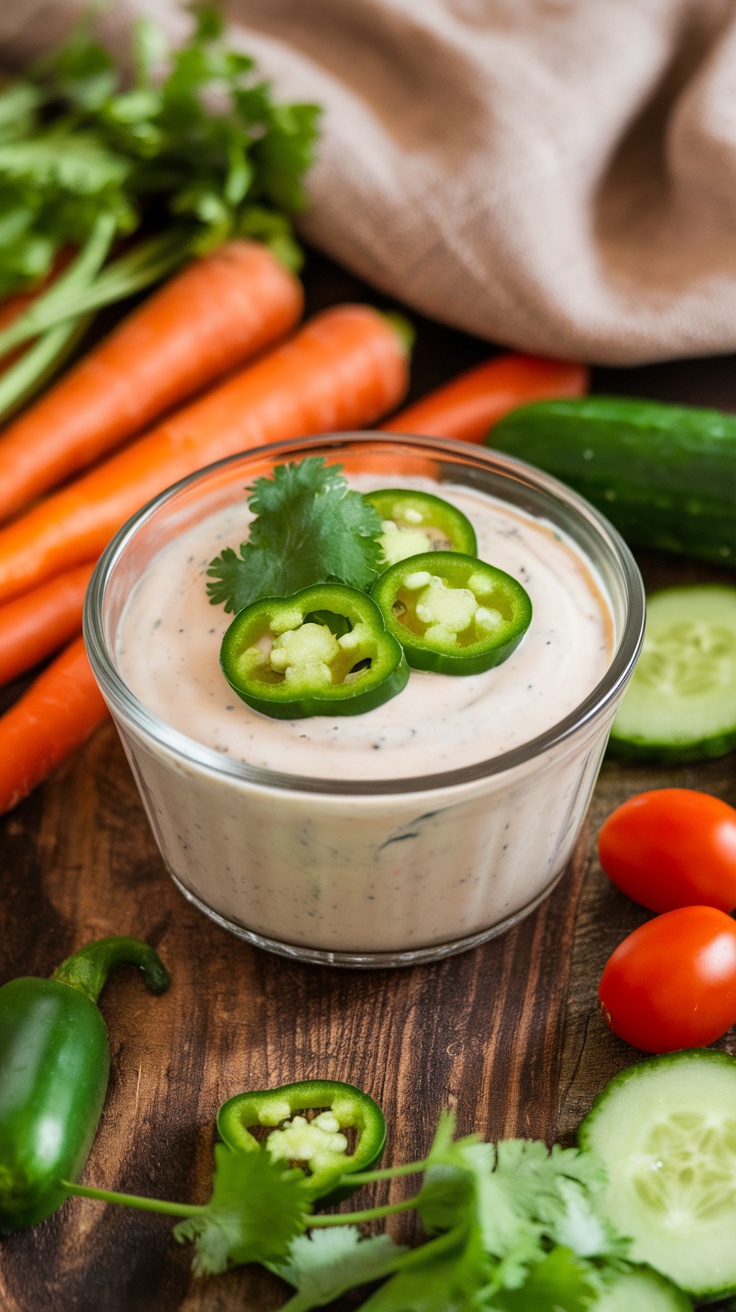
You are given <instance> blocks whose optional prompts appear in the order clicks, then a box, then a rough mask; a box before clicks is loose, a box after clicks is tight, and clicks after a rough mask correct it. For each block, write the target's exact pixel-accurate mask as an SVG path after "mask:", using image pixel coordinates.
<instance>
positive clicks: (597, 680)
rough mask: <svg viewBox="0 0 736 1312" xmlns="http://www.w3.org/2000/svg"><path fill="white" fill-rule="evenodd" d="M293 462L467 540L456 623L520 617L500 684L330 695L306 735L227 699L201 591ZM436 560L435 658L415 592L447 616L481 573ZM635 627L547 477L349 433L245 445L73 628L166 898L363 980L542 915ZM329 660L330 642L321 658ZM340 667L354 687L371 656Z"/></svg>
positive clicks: (631, 598)
mask: <svg viewBox="0 0 736 1312" xmlns="http://www.w3.org/2000/svg"><path fill="white" fill-rule="evenodd" d="M315 456H317V457H321V458H322V459H323V461H324V462H325V463H326V465H328V466H335V465H337V466H339V467H340V468H341V470H342V473H343V474H344V476H345V478H346V479H347V482H348V484H349V487H350V490H351V491H357V492H359V493H360V494H361V495H362V496H364V497H367V495H368V494H369V493H375V492H376V491H380V490H383V489H390V490H392V492H395V491H396V490H397V489H398V490H401V489H402V488H406V489H407V490H408V491H410V492H416V493H422V494H424V495H429V496H437V497H439V498H441V499H442V500H443V501H445V502H448V503H450V504H451V505H453V506H455V507H456V509H457V510H458V512H460V514H461V515H462V516H464V517H465V518H466V519H467V520H468V521H469V522H470V524H471V525H472V529H473V532H474V534H475V535H476V537H477V557H478V559H479V560H481V561H483V562H485V563H486V564H487V565H489V566H491V568H492V570H493V571H500V576H501V577H502V579H503V580H504V592H502V593H499V598H500V600H499V599H497V600H495V601H494V602H493V605H489V604H487V603H486V599H485V595H484V594H483V593H482V591H481V592H478V596H477V597H476V595H475V594H474V593H473V594H472V595H470V601H471V602H472V605H471V606H470V610H471V611H473V612H474V614H475V618H476V621H477V617H478V608H479V607H481V608H482V610H483V611H484V612H485V611H486V610H488V611H489V612H492V611H494V610H495V609H496V608H497V607H500V608H501V609H503V608H504V606H505V604H506V602H505V599H504V598H505V596H506V597H508V598H509V599H511V600H513V601H514V605H516V604H517V603H516V597H517V595H518V596H521V595H522V594H523V593H524V592H525V593H526V594H528V596H529V598H530V601H531V619H530V622H529V623H528V628H524V624H526V621H527V620H528V619H529V615H528V613H525V614H524V616H523V619H524V624H521V623H519V632H518V634H515V636H514V641H513V642H509V643H508V646H509V652H508V654H506V653H504V655H505V658H504V659H503V660H502V662H501V663H498V664H494V665H492V666H491V668H483V669H480V670H476V668H475V666H473V668H472V669H471V672H470V673H467V674H465V673H463V672H462V671H458V674H452V673H451V674H446V673H444V672H443V671H442V668H440V669H439V670H437V669H432V668H429V669H427V668H416V666H412V668H411V670H410V673H409V676H408V679H406V681H405V683H402V686H401V687H400V689H398V690H397V691H396V692H395V693H394V694H393V695H392V696H391V697H390V698H388V699H386V700H384V701H382V702H381V704H380V705H374V704H373V701H372V699H371V698H368V699H367V701H366V705H367V706H368V707H369V709H367V710H366V711H365V713H356V714H347V715H340V714H338V713H333V711H334V710H335V706H334V704H333V701H332V700H331V699H330V698H329V697H327V699H326V701H325V702H324V703H323V705H324V707H325V713H324V714H322V713H320V710H321V709H322V708H321V706H320V705H319V704H318V705H317V710H316V713H315V712H314V707H313V705H312V703H311V701H309V699H308V704H307V705H306V707H305V706H301V707H300V710H301V711H304V710H306V712H307V714H306V715H303V714H300V715H299V716H295V717H294V718H293V719H290V718H288V716H287V717H284V716H281V715H279V716H278V717H272V716H270V715H268V714H263V713H261V711H260V710H258V709H257V708H254V707H253V706H249V705H248V704H247V703H246V702H244V701H243V700H241V698H239V697H238V696H237V694H236V693H234V692H233V690H232V689H231V688H230V686H229V684H228V682H227V679H226V678H225V676H224V674H223V671H222V668H221V665H220V647H221V644H222V640H223V637H224V635H225V632H226V630H227V629H228V626H229V624H230V623H231V622H232V621H233V615H232V613H230V614H228V613H227V612H226V611H225V608H224V606H222V605H213V604H212V602H211V601H210V598H209V597H208V595H207V581H208V570H209V569H210V566H211V564H212V562H213V558H215V557H220V556H221V555H222V554H226V552H227V551H228V550H231V549H232V551H233V552H237V551H238V550H239V548H240V544H241V543H243V542H244V541H246V540H247V539H248V533H249V523H250V522H251V521H252V520H253V515H252V513H251V512H250V511H249V509H248V489H252V488H253V485H254V484H255V483H256V482H257V481H258V480H262V479H272V478H273V477H274V470H276V469H279V468H283V466H285V465H289V464H297V465H298V464H299V463H300V462H302V461H304V460H306V459H308V458H309V457H315ZM419 545H421V541H419ZM430 545H433V544H430ZM437 545H438V546H439V548H440V551H442V549H444V548H445V546H446V541H445V540H444V538H443V539H441V540H440V541H439V543H438V544H437ZM471 545H472V544H471ZM454 549H455V550H457V547H455V548H454ZM425 550H426V548H425ZM423 560H424V558H423ZM437 561H438V564H437V568H436V569H434V568H433V567H432V561H429V562H427V561H426V560H425V561H424V563H425V565H426V566H427V567H426V568H425V569H424V570H423V571H420V573H421V578H420V577H419V575H417V578H418V581H419V584H420V585H421V588H422V589H424V592H423V593H422V598H423V600H422V599H420V604H423V605H425V607H428V614H429V617H430V627H432V626H434V627H435V628H436V625H437V624H439V625H440V626H441V627H442V628H443V630H446V631H447V632H446V633H444V632H443V633H442V634H441V635H440V636H441V637H442V642H441V644H440V645H441V647H442V648H443V649H444V647H445V646H447V645H449V646H450V647H451V646H452V644H453V643H454V638H453V624H454V623H455V621H454V620H453V619H451V618H448V617H450V614H451V612H450V605H452V615H453V616H454V614H455V609H454V608H455V605H456V602H457V601H458V597H451V598H450V600H449V601H448V602H447V603H446V602H445V593H444V592H442V593H441V595H439V593H438V585H436V584H435V582H433V580H435V579H437V578H442V579H443V580H444V583H443V587H447V586H449V587H451V589H455V590H456V591H457V593H458V595H459V594H461V593H462V592H463V591H468V589H467V587H466V584H467V583H468V582H472V584H473V587H474V588H476V590H477V589H478V588H479V587H480V584H479V583H477V582H476V581H475V580H476V578H477V577H478V576H479V571H477V570H471V571H470V573H469V575H468V577H466V575H465V573H463V575H462V578H459V579H458V578H456V577H455V576H454V575H451V574H450V573H449V572H448V568H449V567H448V566H447V565H445V567H443V566H442V564H441V559H440V556H439V555H438V558H437ZM399 573H400V574H402V576H403V575H404V570H403V568H402V569H401V570H399ZM411 573H412V571H411V570H410V571H409V575H410V580H411ZM415 573H416V571H415ZM425 575H426V576H427V578H428V579H429V580H430V582H429V583H427V582H426V579H425V577H424V576H425ZM379 577H380V574H379ZM506 579H508V580H511V582H506V581H505V580H506ZM411 581H412V582H415V583H416V580H411ZM513 581H515V583H514V582H513ZM427 589H429V590H428V591H427ZM369 590H370V589H369V588H366V595H368V592H369ZM469 591H470V593H472V589H470V590H469ZM425 594H426V595H425ZM417 596H419V593H417ZM438 597H439V600H438ZM511 600H510V601H509V605H511ZM460 601H462V596H460ZM437 607H439V609H437ZM335 608H338V609H339V607H337V600H335V602H334V604H333V609H335ZM278 609H279V608H278V607H276V608H275V610H276V611H278ZM320 614H321V612H314V614H313V615H311V614H310V617H309V623H310V625H311V624H312V621H313V619H314V618H316V619H317V620H319V618H320ZM509 615H510V616H511V617H512V619H513V616H514V611H513V607H512V609H510V610H509ZM437 617H438V618H437ZM482 619H483V621H484V622H485V623H486V624H489V623H492V622H495V620H494V619H493V616H492V617H491V620H489V619H488V617H487V616H486V615H485V614H484V615H483V616H482ZM459 622H460V621H458V623H459ZM504 622H506V621H504ZM509 622H511V621H509ZM515 622H516V621H515V620H514V623H515ZM290 623H291V621H290ZM643 623H644V592H643V587H642V583H641V579H640V576H639V572H638V570H637V567H636V564H635V562H634V560H633V558H632V556H631V554H630V552H629V551H628V549H627V547H626V546H625V544H624V543H623V541H622V540H621V538H620V537H619V536H618V534H617V533H616V532H615V531H614V529H613V528H612V527H611V526H610V525H609V524H608V522H607V521H606V520H605V519H604V518H603V516H601V515H600V514H599V513H598V512H597V511H595V510H594V509H593V508H592V507H591V506H589V505H588V504H587V502H585V501H583V500H582V498H580V497H578V496H577V495H576V494H575V493H573V492H572V491H570V490H569V489H567V488H566V487H564V486H563V485H562V484H560V483H558V482H557V481H556V480H555V479H553V478H551V477H549V476H548V475H546V474H543V473H542V472H541V471H539V470H536V469H533V468H532V467H530V466H528V465H524V464H522V463H521V462H519V461H516V460H514V459H512V458H510V457H506V456H500V455H497V454H496V453H494V452H493V451H491V450H488V449H487V448H481V447H475V446H469V445H465V444H463V443H458V442H452V441H445V440H443V439H432V438H421V437H402V436H397V435H395V434H391V435H390V436H388V435H387V436H383V435H381V436H379V435H377V434H351V433H348V434H336V435H331V436H326V437H321V438H309V439H304V440H300V441H293V442H285V443H279V444H277V445H274V446H269V447H261V448H259V449H257V450H254V451H251V452H249V453H246V454H244V455H241V456H237V457H233V458H231V459H229V460H225V461H222V462H220V463H219V464H216V465H212V466H210V467H209V468H207V469H205V470H202V471H201V472H200V473H198V474H195V475H193V476H192V477H190V478H188V479H185V480H183V481H182V482H181V483H178V484H176V486H175V487H173V488H170V489H169V490H168V491H166V492H164V493H162V494H161V495H160V496H159V497H157V498H156V499H155V500H154V501H152V502H151V503H150V504H149V505H148V506H146V507H144V508H143V509H142V510H141V511H140V512H139V513H138V514H137V515H135V516H134V517H133V518H132V519H131V520H130V521H129V522H128V523H127V524H126V525H125V526H124V527H123V528H122V529H121V530H120V531H119V533H118V534H117V535H116V537H115V538H114V539H113V541H112V542H111V543H110V545H109V547H108V548H107V550H106V552H105V554H104V556H103V557H102V559H101V560H100V562H99V564H98V566H97V569H96V571H95V574H94V576H93V579H92V583H91V585H90V589H89V593H88V597H87V603H86V611H85V635H86V640H87V646H88V651H89V655H90V660H91V662H92V667H93V670H94V672H95V675H96V677H97V679H98V682H99V684H100V687H101V689H102V692H103V694H104V696H105V698H106V700H107V702H108V705H109V707H110V710H111V712H112V715H113V718H114V720H115V723H116V725H117V728H118V731H119V733H120V736H121V739H122V742H123V745H124V748H125V751H126V753H127V755H128V758H129V760H130V762H131V765H132V768H133V772H134V775H135V778H136V781H137V783H138V786H139V789H140V792H141V797H142V801H143V805H144V806H145V808H146V812H147V814H148V818H149V820H150V823H151V826H152V829H153V832H154V835H155V837H156V840H157V842H158V845H159V848H160V851H161V855H162V857H163V859H164V862H165V863H166V866H167V867H168V869H169V872H170V874H171V875H172V877H173V878H174V880H175V882H176V883H177V885H178V887H179V888H180V890H181V891H182V892H183V893H184V895H185V896H186V897H187V898H189V899H190V900H191V901H193V902H194V903H195V904H196V905H197V906H199V907H200V908H201V909H202V910H203V911H205V912H206V914H207V915H209V916H210V917H212V918H213V919H214V920H215V921H217V922H218V923H219V924H221V925H223V926H224V927H226V928H227V929H229V930H231V931H233V932H234V933H236V934H238V935H240V936H241V937H242V938H244V939H246V940H248V941H249V942H251V943H255V944H257V945H259V946H261V947H264V948H266V949H269V950H271V951H274V952H278V953H281V954H282V955H285V956H290V957H295V958H299V959H303V960H307V961H315V962H322V963H331V964H334V965H341V966H359V967H360V966H387V965H408V964H412V963H415V962H421V961H431V960H435V959H438V958H442V957H445V956H448V955H450V954H452V953H455V952H459V951H462V950H463V949H465V948H469V947H472V946H474V945H475V944H477V943H480V942H483V941H484V940H485V939H488V938H491V937H493V936H494V935H496V934H499V933H501V932H502V931H503V930H504V929H506V928H508V927H509V926H510V925H512V924H514V923H515V922H516V921H518V920H519V919H521V918H522V917H523V916H525V915H527V914H528V913H529V912H530V911H532V910H533V909H534V908H535V907H536V906H537V905H538V904H539V903H540V902H541V901H542V900H543V899H544V898H545V897H546V896H547V894H548V893H549V892H550V891H551V889H552V888H553V887H554V885H555V883H556V882H557V880H558V879H559V878H560V876H561V874H562V872H563V870H564V867H565V865H566V863H567V861H568V859H569V857H570V855H571V852H572V850H573V847H574V845H575V842H576V840H577V837H578V834H579V832H580V827H581V825H582V822H583V818H584V815H585V811H586V809H587V805H588V802H589V800H590V796H591V793H592V790H593V786H594V783H595V779H596V777H597V773H598V769H599V766H600V762H601V759H602V756H603V752H604V750H605V745H606V741H607V737H608V732H609V729H610V726H611V722H612V720H613V717H614V715H615V712H616V709H617V707H618V704H619V702H620V700H621V697H622V695H623V692H624V690H625V687H626V684H627V682H628V679H629V677H630V675H631V673H632V671H633V668H634V665H635V663H636V660H637V657H638V654H639V650H640V646H641V640H642V633H643ZM455 627H457V626H456V625H455ZM296 631H298V630H296ZM398 632H399V640H400V641H401V639H402V634H401V628H400V627H399V629H398ZM307 636H308V638H309V642H308V643H307V647H308V648H309V649H310V651H311V643H312V637H313V635H312V629H311V628H310V632H309V634H308V635H307ZM317 636H318V637H319V633H317ZM517 639H518V641H517ZM260 640H261V639H258V641H260ZM249 641H250V639H249ZM270 641H271V640H270V639H269V642H270ZM290 641H292V640H290ZM320 641H321V640H320ZM305 642H306V639H305ZM407 642H408V639H407ZM340 644H341V635H340V634H339V633H338V634H336V636H335V642H334V643H331V642H328V643H327V645H328V646H331V647H334V648H338V647H340ZM274 645H278V644H277V643H276V642H275V640H274ZM343 645H344V644H343ZM358 655H360V656H362V657H363V660H361V661H359V662H357V664H356V671H357V670H358V669H359V668H360V667H361V666H363V665H364V662H365V661H366V660H370V659H371V654H370V652H368V653H366V652H363V650H362V648H361V649H360V650H359V651H358ZM408 663H409V665H412V662H411V661H409V662H408ZM436 663H437V662H435V661H433V660H430V661H429V665H430V666H431V665H433V664H436ZM445 664H446V663H445V662H444V661H440V662H439V665H440V666H441V667H442V666H443V665H445ZM450 664H451V665H452V662H450ZM461 664H462V663H461ZM274 677H275V676H274ZM300 677H301V675H300ZM350 677H353V676H350ZM392 693H393V689H392ZM335 700H339V699H335Z"/></svg>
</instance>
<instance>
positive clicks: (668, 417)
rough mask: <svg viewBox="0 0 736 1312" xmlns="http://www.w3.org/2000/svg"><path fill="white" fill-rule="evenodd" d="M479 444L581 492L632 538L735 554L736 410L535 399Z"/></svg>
mask: <svg viewBox="0 0 736 1312" xmlns="http://www.w3.org/2000/svg"><path fill="white" fill-rule="evenodd" d="M486 445H487V446H491V447H494V448H496V449H497V450H499V451H505V452H507V453H508V454H509V455H513V456H517V457H518V458H519V459H520V460H525V461H527V462H528V463H529V464H531V465H536V466H538V467H539V468H540V469H544V470H546V471H547V472H548V473H550V474H553V475H554V476H555V477H556V478H559V479H560V480H561V481H562V482H563V483H567V484H568V486H570V487H572V488H574V489H575V491H576V492H579V493H580V494H581V495H582V496H584V497H586V498H587V500H588V501H590V502H591V503H592V504H593V505H594V506H597V507H598V509H599V510H601V511H602V512H603V514H604V515H605V516H606V517H607V518H608V519H609V520H610V521H611V523H612V524H613V525H614V526H615V527H616V528H617V529H618V530H619V532H620V533H621V534H622V536H623V537H624V538H625V539H626V541H627V542H629V543H630V544H631V545H633V546H640V547H653V548H656V549H657V550H662V551H675V552H680V553H684V554H686V555H690V556H698V557H700V558H701V559H703V560H710V561H717V562H718V563H719V564H721V565H729V564H731V565H732V564H734V563H736V513H734V512H735V509H736V415H726V414H722V413H720V412H719V411H717V410H700V409H696V408H695V407H690V406H676V405H666V404H664V403H663V402H658V401H638V400H629V399H625V398H621V397H607V396H590V397H583V398H581V399H580V400H569V401H540V402H536V403H535V404H533V405H526V406H522V407H520V408H519V409H518V410H513V411H512V412H511V413H510V414H508V415H506V416H505V417H504V418H503V419H502V420H501V421H500V422H499V423H498V424H496V425H495V426H494V427H493V428H492V429H491V431H490V433H489V434H488V437H487V438H486Z"/></svg>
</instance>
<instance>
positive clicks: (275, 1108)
mask: <svg viewBox="0 0 736 1312" xmlns="http://www.w3.org/2000/svg"><path fill="white" fill-rule="evenodd" d="M217 1130H218V1133H219V1135H220V1138H221V1139H223V1140H224V1142H225V1143H226V1144H227V1146H228V1148H231V1149H232V1150H233V1151H235V1152H253V1151H254V1150H256V1151H257V1150H259V1149H262V1148H265V1149H266V1151H267V1152H268V1153H269V1154H270V1155H271V1157H273V1158H275V1159H276V1160H277V1161H278V1160H280V1161H286V1162H290V1163H293V1164H294V1165H295V1166H297V1167H298V1168H299V1170H301V1171H303V1173H304V1175H305V1177H306V1182H307V1185H308V1188H309V1192H310V1194H311V1195H312V1197H313V1198H322V1199H324V1198H325V1196H326V1195H328V1196H329V1199H330V1201H338V1199H339V1198H340V1197H347V1195H348V1194H350V1193H352V1192H353V1190H354V1189H355V1188H356V1187H357V1186H356V1185H352V1186H351V1185H350V1183H349V1181H347V1180H343V1177H345V1176H349V1175H351V1174H353V1173H354V1172H356V1171H367V1170H369V1169H370V1167H371V1166H373V1165H374V1164H375V1163H376V1162H377V1160H378V1158H379V1157H380V1156H381V1153H382V1152H383V1147H384V1144H385V1142H386V1121H385V1118H384V1115H383V1112H382V1111H381V1108H380V1107H379V1106H378V1103H377V1102H374V1100H373V1098H371V1097H370V1095H369V1094H367V1093H364V1092H363V1090H362V1089H357V1088H355V1086H354V1085H352V1084H343V1083H342V1082H341V1081H340V1080H299V1081H297V1082H296V1083H295V1084H284V1085H282V1086H281V1088H279V1089H262V1090H258V1091H255V1092H252V1093H240V1094H236V1096H235V1097H234V1098H229V1099H228V1101H227V1102H226V1103H223V1105H222V1107H221V1108H220V1110H219V1112H218V1113H217ZM259 1130H260V1131H264V1130H267V1131H268V1133H267V1134H265V1136H264V1137H263V1138H260V1139H259V1138H257V1137H256V1135H257V1133H258V1131H259ZM254 1131H255V1133H254ZM338 1181H342V1183H341V1185H340V1187H339V1189H338V1190H337V1192H335V1186H336V1185H337V1182H338Z"/></svg>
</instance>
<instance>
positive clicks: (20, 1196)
mask: <svg viewBox="0 0 736 1312" xmlns="http://www.w3.org/2000/svg"><path fill="white" fill-rule="evenodd" d="M123 962H128V963H130V964H131V965H135V966H138V967H139V969H140V970H141V971H142V973H143V978H144V980H145V982H146V984H147V986H148V988H149V989H150V990H151V992H152V993H162V992H163V991H164V989H166V988H167V987H168V983H169V976H168V974H167V972H166V970H165V968H164V966H163V964H162V962H161V960H160V958H159V957H158V955H157V954H156V953H155V952H154V950H153V948H151V947H149V946H148V944H147V943H142V942H141V941H140V939H135V938H103V939H99V940H98V941H97V942H96V943H89V944H88V945H87V946H86V947H84V948H81V949H80V951H79V952H76V953H75V954H74V956H72V957H69V958H68V959H67V960H66V961H64V962H62V964H61V965H60V966H59V967H58V969H57V970H55V971H54V974H53V975H52V976H51V979H36V978H22V979H14V980H11V981H10V982H9V983H7V984H4V985H3V986H2V988H0V1232H2V1233H5V1234H7V1233H9V1232H10V1231H12V1230H16V1229H19V1228H21V1227H23V1226H28V1225H35V1224H36V1222H37V1221H43V1220H44V1218H45V1217H47V1216H49V1215H50V1214H51V1213H52V1212H54V1211H56V1209H57V1207H60V1206H61V1204H62V1203H63V1202H64V1200H65V1199H66V1198H67V1197H68V1193H67V1191H66V1190H65V1188H64V1186H63V1184H62V1183H61V1182H62V1181H65V1180H66V1181H69V1182H71V1183H75V1182H76V1181H77V1180H78V1179H79V1176H80V1175H81V1173H82V1170H83V1169H84V1165H85V1162H86V1160H87V1155H88V1153H89V1150H90V1148H91V1146H92V1140H93V1139H94V1136H95V1132H96V1130H97V1123H98V1121H99V1118H100V1114H101V1112H102V1106H103V1103H104V1101H105V1094H106V1092H107V1080H108V1073H109V1068H110V1050H109V1043H108V1038H107V1029H106V1027H105V1022H104V1020H103V1018H102V1014H101V1012H100V1010H99V1008H98V1007H97V998H98V996H99V993H100V990H101V989H102V987H103V985H104V984H105V981H106V980H107V976H108V974H109V972H110V970H112V968H113V967H114V966H117V965H119V964H121V963H123Z"/></svg>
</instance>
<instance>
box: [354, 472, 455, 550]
mask: <svg viewBox="0 0 736 1312" xmlns="http://www.w3.org/2000/svg"><path fill="white" fill-rule="evenodd" d="M365 499H366V501H370V503H371V505H372V506H374V507H375V509H376V510H377V511H378V514H379V515H380V516H381V521H382V522H381V527H382V530H383V531H382V534H381V537H380V538H379V542H380V544H381V548H382V550H383V555H384V560H385V563H386V566H388V565H394V564H396V562H397V561H399V560H406V559H407V558H408V557H409V556H417V555H421V554H423V553H424V552H427V551H460V552H462V553H463V554H464V555H467V556H474V555H475V553H476V551H477V550H478V544H477V542H476V537H475V529H474V528H473V525H472V524H471V522H470V520H469V519H468V518H467V516H466V515H464V514H463V512H462V510H458V508H457V506H453V505H451V504H450V502H449V501H443V500H442V498H441V497H436V496H433V494H432V493H431V492H414V491H408V490H407V489H405V488H391V487H389V488H381V489H380V490H379V491H378V492H368V493H366V495H365Z"/></svg>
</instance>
